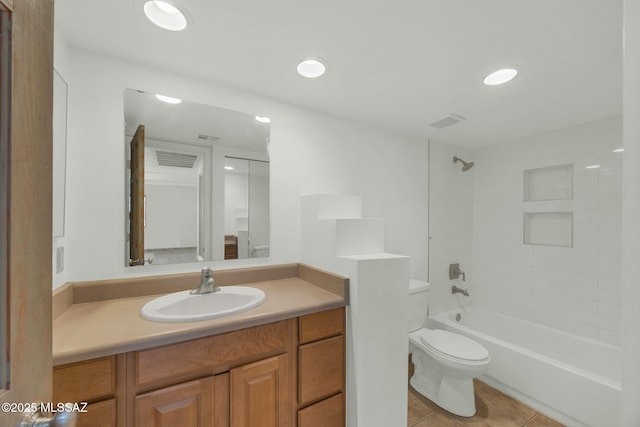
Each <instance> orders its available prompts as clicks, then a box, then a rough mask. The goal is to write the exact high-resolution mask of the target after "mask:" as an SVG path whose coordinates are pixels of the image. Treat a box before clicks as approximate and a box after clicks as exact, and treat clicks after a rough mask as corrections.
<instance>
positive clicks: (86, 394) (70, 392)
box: [53, 356, 116, 402]
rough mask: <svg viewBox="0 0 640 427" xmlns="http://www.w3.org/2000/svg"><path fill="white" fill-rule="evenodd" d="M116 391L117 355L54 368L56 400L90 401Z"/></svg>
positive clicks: (110, 394)
mask: <svg viewBox="0 0 640 427" xmlns="http://www.w3.org/2000/svg"><path fill="white" fill-rule="evenodd" d="M115 392H116V357H115V356H110V357H103V358H101V359H93V360H88V361H86V362H80V363H74V364H71V365H62V366H57V367H55V368H54V369H53V401H54V402H88V401H92V400H97V399H100V398H104V397H110V396H113V395H114V394H115Z"/></svg>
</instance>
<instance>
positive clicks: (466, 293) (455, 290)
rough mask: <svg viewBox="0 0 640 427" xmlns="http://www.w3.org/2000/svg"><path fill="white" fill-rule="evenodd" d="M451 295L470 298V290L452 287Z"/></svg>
mask: <svg viewBox="0 0 640 427" xmlns="http://www.w3.org/2000/svg"><path fill="white" fill-rule="evenodd" d="M451 294H452V295H455V294H462V295H464V296H465V297H468V296H469V290H468V289H462V288H459V287H457V286H456V285H453V286H452V287H451Z"/></svg>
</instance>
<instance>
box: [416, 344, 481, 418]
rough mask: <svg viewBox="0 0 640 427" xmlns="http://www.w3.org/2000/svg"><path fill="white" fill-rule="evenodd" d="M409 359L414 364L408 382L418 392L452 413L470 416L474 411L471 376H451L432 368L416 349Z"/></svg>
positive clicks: (426, 357) (474, 402) (424, 356)
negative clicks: (462, 377) (412, 372)
mask: <svg viewBox="0 0 640 427" xmlns="http://www.w3.org/2000/svg"><path fill="white" fill-rule="evenodd" d="M411 359H412V361H413V363H414V365H415V369H414V374H413V376H412V377H411V379H410V380H409V384H411V387H413V389H414V390H416V391H417V392H418V393H420V394H421V395H423V396H424V397H426V398H427V399H429V400H430V401H432V402H433V403H435V404H436V405H438V406H439V407H441V408H442V409H445V410H447V411H449V412H451V413H452V414H455V415H459V416H461V417H472V416H474V415H475V413H476V401H475V395H474V393H473V378H464V379H461V378H453V377H450V376H446V375H442V374H440V373H439V372H437V371H436V370H434V369H432V367H431V366H430V363H433V361H431V362H430V363H429V361H428V356H427V355H426V354H424V353H423V352H422V351H420V350H417V351H415V352H413V353H412V356H411Z"/></svg>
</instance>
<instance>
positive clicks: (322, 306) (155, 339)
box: [53, 267, 348, 366]
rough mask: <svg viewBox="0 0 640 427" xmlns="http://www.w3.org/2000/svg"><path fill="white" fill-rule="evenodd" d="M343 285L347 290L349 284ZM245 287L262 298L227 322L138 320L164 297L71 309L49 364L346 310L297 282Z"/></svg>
mask: <svg viewBox="0 0 640 427" xmlns="http://www.w3.org/2000/svg"><path fill="white" fill-rule="evenodd" d="M305 268H307V267H305ZM322 274H325V273H322ZM345 282H346V283H347V284H348V279H345ZM247 285H248V286H252V287H255V288H258V289H261V290H262V291H264V293H265V294H266V299H265V301H264V302H263V303H262V304H261V305H260V306H258V307H256V308H254V309H251V310H249V311H246V312H243V313H238V314H235V315H232V316H227V317H223V318H219V319H212V320H205V321H199V322H186V323H163V322H153V321H149V320H146V319H144V318H142V316H141V315H140V310H141V309H142V306H143V305H144V304H145V303H147V302H148V301H150V300H152V299H154V298H156V297H158V296H159V295H163V294H156V295H145V296H135V297H130V298H119V299H111V300H101V301H92V302H83V303H74V304H72V305H71V306H69V307H68V308H66V310H64V312H62V314H60V315H59V316H58V317H57V318H56V319H55V320H54V321H53V364H54V366H57V365H62V364H67V363H72V362H78V361H82V360H88V359H93V358H97V357H103V356H109V355H113V354H118V353H124V352H128V351H134V350H142V349H146V348H152V347H157V346H161V345H166V344H173V343H176V342H180V341H186V340H190V339H195V338H200V337H204V336H208V335H215V334H219V333H223V332H229V331H234V330H238V329H243V328H247V327H251V326H256V325H260V324H265V323H271V322H276V321H279V320H283V319H289V318H292V317H297V316H301V315H305V314H310V313H314V312H318V311H323V310H328V309H331V308H337V307H342V306H345V305H346V304H347V301H346V298H345V297H344V295H342V296H341V295H338V294H337V293H334V292H330V291H328V290H325V289H323V288H322V287H321V286H317V285H316V284H314V283H311V282H310V281H307V280H304V279H302V278H300V277H289V278H281V279H274V280H267V281H261V282H260V281H258V282H252V283H248V284H247Z"/></svg>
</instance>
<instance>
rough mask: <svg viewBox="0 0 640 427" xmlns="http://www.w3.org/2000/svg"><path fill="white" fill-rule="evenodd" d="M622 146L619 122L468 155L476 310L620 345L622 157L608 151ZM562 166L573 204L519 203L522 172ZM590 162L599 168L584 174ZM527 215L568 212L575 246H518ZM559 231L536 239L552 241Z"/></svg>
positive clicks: (603, 122) (604, 122) (554, 175)
mask: <svg viewBox="0 0 640 427" xmlns="http://www.w3.org/2000/svg"><path fill="white" fill-rule="evenodd" d="M620 147H622V121H621V118H620V117H617V118H613V119H607V120H601V121H598V122H593V123H588V124H585V125H581V126H576V127H572V128H566V129H561V130H557V131H553V132H548V133H545V134H541V135H537V136H532V137H529V138H525V139H522V140H519V141H515V142H509V143H506V144H499V145H494V146H491V147H487V148H484V149H480V150H477V151H475V152H474V157H475V161H476V164H475V167H474V168H473V171H474V188H473V200H474V206H473V212H474V223H473V248H474V251H473V256H474V265H475V271H474V273H475V274H474V280H473V283H474V294H473V298H474V303H475V304H477V305H480V306H482V307H486V308H489V309H492V310H496V311H499V312H502V313H505V314H508V315H511V316H515V317H519V318H523V319H526V320H531V321H534V322H536V323H541V324H544V325H547V326H551V327H553V328H557V329H561V330H564V331H567V332H571V333H575V334H578V335H581V336H585V337H589V338H593V339H597V340H600V341H604V342H607V343H610V344H614V345H620V330H621V310H620V304H621V299H620V265H621V264H620V257H621V206H622V156H623V155H622V153H613V152H612V150H614V149H616V148H620ZM565 164H572V165H573V174H572V175H573V196H572V197H570V198H569V199H568V200H552V201H523V200H524V195H523V192H524V187H525V186H524V182H523V181H524V180H523V176H524V171H525V170H528V169H536V168H543V167H548V166H555V165H565ZM593 164H599V165H600V166H601V167H600V168H598V169H586V168H585V167H586V166H588V165H593ZM549 176H550V179H551V180H554V179H556V180H557V182H558V183H560V184H562V186H564V184H566V180H565V179H564V178H563V177H561V176H559V175H558V174H557V173H556V172H553V173H552V174H550V175H549ZM525 212H573V247H554V246H548V245H524V244H523V237H524V236H523V213H525ZM547 225H551V224H547ZM568 226H569V228H568V229H567V230H564V231H568V232H570V231H571V228H570V227H571V223H570V222H569V223H568ZM556 228H557V227H555V228H553V227H552V228H550V230H551V232H553V233H555V236H554V235H546V236H544V234H545V233H542V234H540V235H538V236H537V237H538V238H542V239H547V240H549V241H550V242H551V243H558V242H557V240H558V236H561V233H560V230H556ZM564 231H563V232H564Z"/></svg>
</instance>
